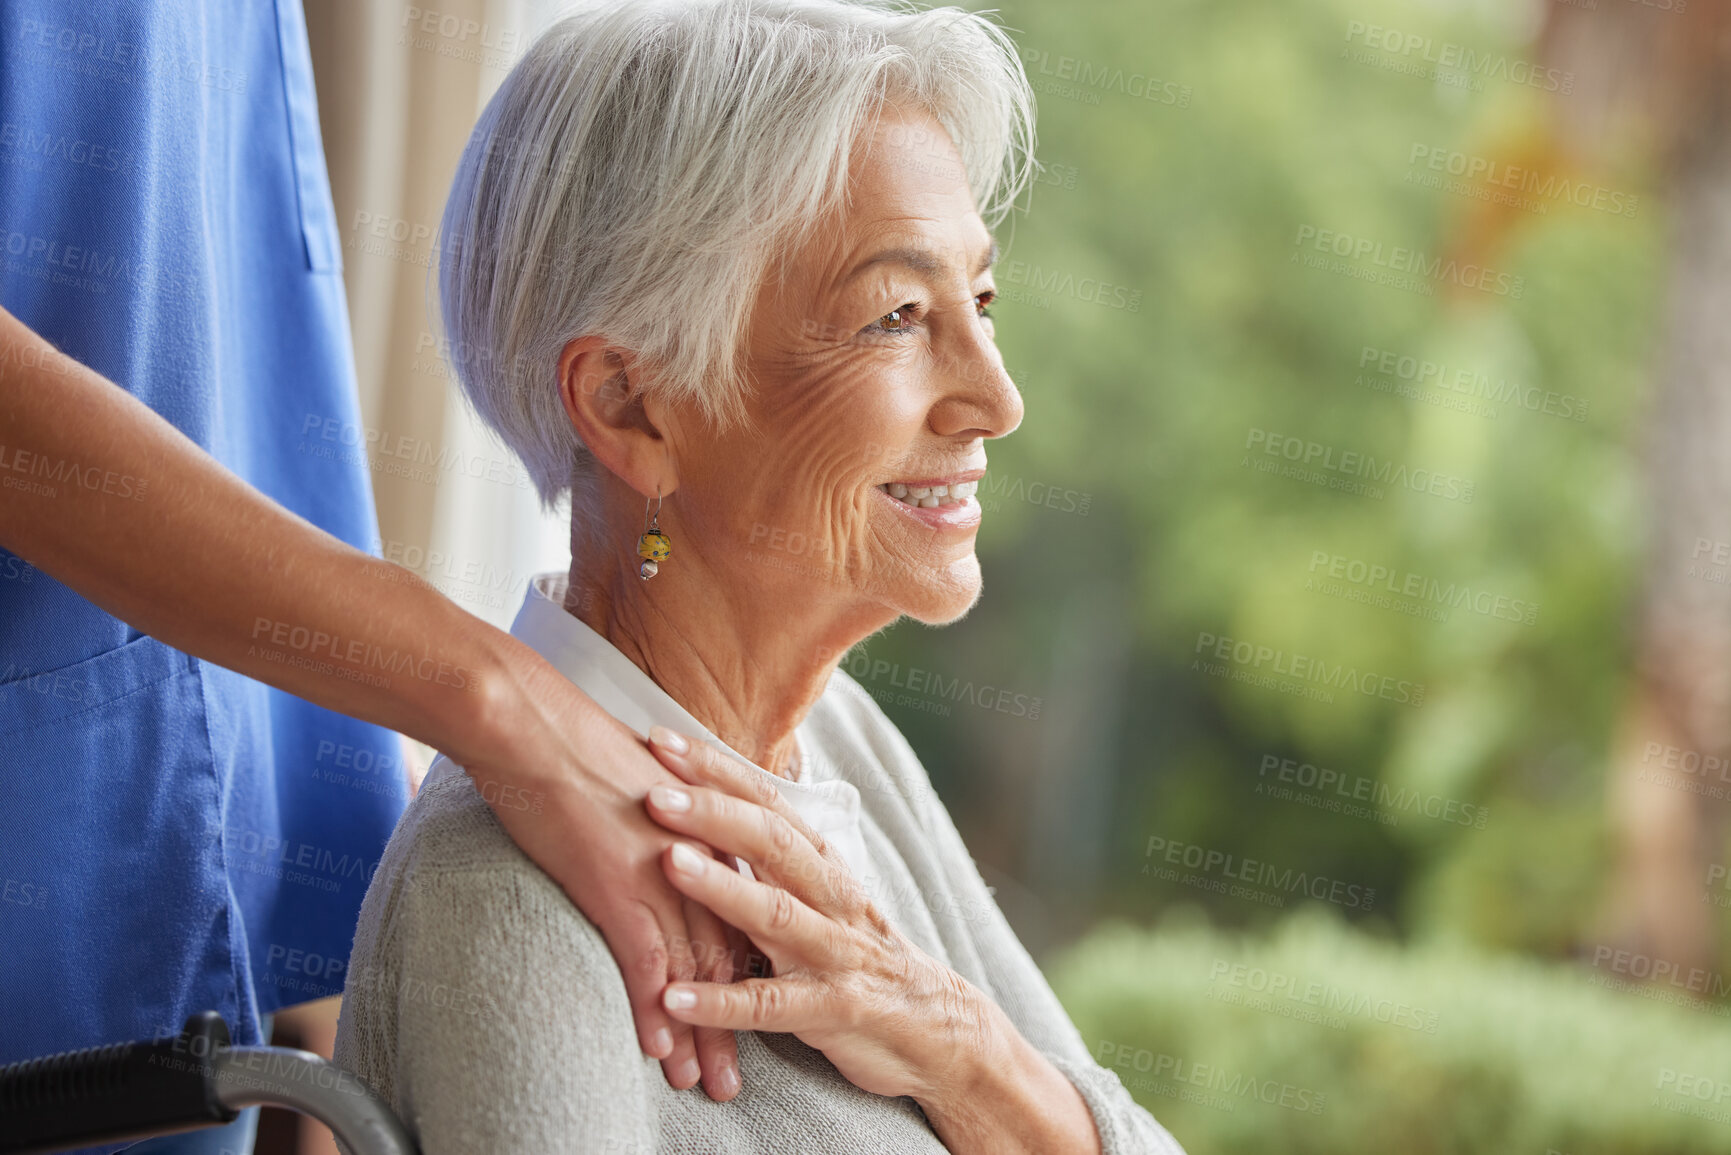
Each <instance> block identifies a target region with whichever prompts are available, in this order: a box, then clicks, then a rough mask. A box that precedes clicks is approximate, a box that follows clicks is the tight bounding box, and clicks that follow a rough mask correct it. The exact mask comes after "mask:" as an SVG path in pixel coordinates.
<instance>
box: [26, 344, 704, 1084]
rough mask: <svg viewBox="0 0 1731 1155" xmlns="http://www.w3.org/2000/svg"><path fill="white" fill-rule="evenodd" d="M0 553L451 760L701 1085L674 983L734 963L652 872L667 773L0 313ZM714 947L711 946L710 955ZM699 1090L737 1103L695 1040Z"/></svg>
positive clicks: (568, 696)
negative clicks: (650, 807) (701, 966)
mask: <svg viewBox="0 0 1731 1155" xmlns="http://www.w3.org/2000/svg"><path fill="white" fill-rule="evenodd" d="M0 546H3V547H4V548H6V549H7V550H10V551H11V552H13V553H15V554H17V555H19V556H21V557H23V558H25V559H26V560H28V561H30V562H31V563H32V564H34V565H35V566H36V567H37V568H39V569H41V570H43V571H45V572H46V573H48V574H50V575H52V576H53V577H54V578H56V579H57V580H59V581H61V582H63V583H64V584H66V585H67V586H69V587H71V588H72V589H74V590H76V591H77V592H78V593H79V594H81V595H83V596H84V597H85V598H87V599H89V600H90V601H91V602H94V603H95V604H96V605H98V606H100V607H102V608H103V609H104V610H106V611H108V612H109V613H111V614H113V615H114V616H115V617H117V618H120V619H121V620H123V621H126V622H129V623H131V624H132V625H133V626H134V627H135V628H136V629H139V630H142V631H143V632H145V633H147V634H150V635H151V636H152V637H155V638H157V639H159V640H161V641H163V642H165V643H167V644H169V645H171V646H174V647H175V648H177V649H180V650H183V651H185V652H187V653H189V654H193V655H195V656H197V657H200V658H203V659H205V660H207V661H211V662H214V663H216V664H218V665H222V666H226V667H228V668H229V669H231V670H237V671H239V672H240V673H242V674H246V675H247V676H249V677H252V678H256V679H258V680H259V681H261V682H266V683H269V684H270V685H272V686H276V687H277V688H279V689H282V690H286V691H288V692H290V693H292V694H296V695H298V696H300V697H302V698H305V699H307V700H308V701H310V702H315V703H317V704H318V705H321V706H325V707H327V708H329V709H332V710H337V711H340V712H342V713H344V714H348V715H351V716H353V717H356V718H360V719H364V720H365V721H368V722H374V723H378V724H379V725H382V726H387V727H389V728H391V729H393V730H397V731H399V732H401V733H404V734H407V735H409V736H410V737H413V738H417V739H419V740H420V741H422V742H425V743H426V744H427V745H429V746H432V747H434V748H435V749H438V750H440V751H442V752H444V753H445V754H447V755H448V756H450V758H451V759H452V760H453V761H455V762H457V763H458V764H459V765H461V766H463V767H464V768H465V769H466V770H467V771H468V773H469V775H470V777H472V778H473V779H474V780H475V782H476V784H477V786H479V787H480V789H481V793H482V796H483V797H484V798H486V799H487V801H488V802H489V803H490V804H491V805H492V807H493V809H494V811H495V813H497V815H498V817H499V820H500V822H502V823H503V824H504V826H505V829H506V830H507V831H508V832H509V833H510V835H511V837H512V838H513V839H514V840H515V841H516V842H517V844H518V845H519V846H520V847H522V849H523V851H524V852H525V853H526V854H528V855H529V857H530V858H532V859H533V860H534V861H535V863H536V864H537V865H538V866H540V867H541V868H542V869H543V870H545V871H546V872H547V873H548V874H549V875H551V876H552V878H553V879H554V880H555V881H557V882H558V883H559V884H560V885H561V886H562V887H563V888H564V890H565V892H566V893H567V894H568V895H570V897H571V899H572V900H573V901H574V902H575V903H576V904H577V905H578V906H579V907H580V908H581V909H582V910H583V912H584V913H585V914H586V915H588V916H589V918H590V920H591V921H593V922H594V923H595V924H596V926H598V927H599V928H600V929H601V931H602V932H603V934H604V935H605V936H606V939H607V942H608V945H609V946H610V947H611V948H612V949H613V951H614V953H615V955H616V957H617V958H618V960H619V964H620V971H621V973H622V974H623V975H624V977H625V983H626V988H627V990H628V991H629V992H630V995H631V1002H632V1007H633V1010H634V1012H635V1016H636V1020H637V1029H638V1035H639V1041H640V1043H641V1045H642V1047H643V1050H644V1051H645V1053H647V1054H651V1055H654V1056H656V1057H657V1058H663V1059H664V1060H665V1061H664V1063H663V1067H664V1069H665V1070H666V1073H667V1077H668V1080H669V1081H670V1082H672V1083H674V1084H675V1085H676V1086H680V1087H684V1086H689V1085H690V1084H691V1083H692V1082H695V1081H696V1079H697V1070H696V1066H697V1064H696V1063H695V1062H694V1060H693V1055H694V1044H693V1039H692V1032H691V1029H690V1028H689V1027H687V1026H686V1025H684V1024H682V1023H679V1022H677V1021H675V1020H673V1019H672V1018H670V1017H669V1016H668V1015H667V1014H666V1013H665V1012H664V1011H663V1010H662V1009H661V1007H660V1005H659V1001H658V1000H659V996H660V992H661V989H662V988H663V986H665V984H666V982H667V980H668V979H669V978H674V977H683V976H686V975H689V974H691V973H692V972H693V970H694V965H693V961H692V957H693V953H694V952H693V949H692V942H693V940H694V939H695V941H696V943H697V945H698V947H699V948H700V949H698V950H697V951H696V952H695V953H696V955H698V956H699V957H700V958H714V957H721V956H725V954H726V950H727V943H726V940H725V938H724V936H723V933H722V930H721V928H720V926H719V924H718V923H716V922H715V921H714V920H713V919H712V918H710V917H709V916H707V914H703V915H700V916H694V918H693V922H692V923H691V925H690V928H689V930H688V927H687V920H686V915H685V905H684V901H683V899H682V898H681V896H680V895H679V894H677V893H676V892H675V891H674V890H673V889H672V888H671V887H669V886H668V884H667V881H666V879H665V878H664V877H663V875H662V872H661V869H660V866H659V864H658V856H659V854H660V852H661V851H662V850H664V849H665V848H666V847H667V846H668V844H669V843H670V842H671V841H672V839H671V836H670V835H669V834H668V833H667V832H666V831H665V830H662V829H660V828H659V827H657V826H656V825H655V824H654V823H652V822H651V821H649V819H648V818H647V817H646V816H645V815H644V813H643V809H642V806H641V799H642V798H643V796H644V793H645V792H646V791H647V790H648V788H649V787H650V786H651V785H652V784H654V783H656V782H658V781H665V782H671V781H674V780H675V779H674V778H673V777H672V776H671V775H670V774H668V773H667V771H666V770H664V769H663V768H662V767H661V766H660V765H659V764H657V762H656V760H655V759H654V758H653V757H652V756H650V754H649V753H648V752H647V751H646V750H645V749H644V748H643V746H642V744H641V743H640V742H639V741H638V740H637V739H636V737H635V736H634V735H633V734H631V733H630V731H628V730H626V729H625V728H624V727H623V726H622V725H620V724H619V723H618V722H616V721H614V720H613V719H612V718H611V717H610V716H608V715H607V714H606V713H604V712H603V711H602V710H601V709H600V708H599V707H598V706H596V705H595V703H594V702H593V701H592V700H591V699H590V698H589V697H588V696H587V695H585V694H584V693H582V691H580V690H578V689H577V688H576V687H575V686H573V685H572V684H571V683H570V682H569V681H568V680H567V679H565V678H564V677H562V676H561V675H560V674H559V673H558V672H557V671H556V670H554V669H553V668H552V667H551V666H549V665H548V664H547V663H546V662H544V661H543V660H542V659H541V658H540V657H539V656H538V655H537V654H536V653H535V652H534V651H533V650H531V649H529V648H528V647H527V646H525V645H523V644H522V643H521V642H519V641H517V640H516V639H514V638H512V637H510V636H509V635H508V634H505V633H503V632H502V631H500V630H497V629H495V628H493V627H492V626H490V625H488V624H486V623H485V622H483V621H481V620H480V619H479V618H476V617H474V616H473V615H471V614H469V613H467V612H466V611H464V610H463V609H462V608H460V607H459V606H457V605H456V604H455V603H453V602H451V601H450V600H449V599H447V598H445V597H444V596H443V595H442V594H440V593H439V592H438V591H437V590H436V589H434V588H433V587H432V586H431V585H429V584H427V583H425V582H419V581H407V582H406V581H404V580H403V578H404V576H405V573H406V571H404V570H403V569H401V568H400V567H398V566H395V565H392V564H390V563H388V562H385V561H381V560H379V559H377V558H373V557H370V556H368V555H367V554H365V553H362V552H361V551H360V550H357V549H354V548H353V547H351V546H349V545H346V544H345V543H343V542H341V541H339V540H337V539H336V538H335V537H332V536H331V535H330V534H328V533H325V532H324V531H323V530H320V529H318V528H317V527H316V526H313V525H311V524H310V523H308V522H306V521H304V520H303V519H301V518H299V517H297V516H295V515H294V514H292V513H290V512H288V511H287V510H285V509H283V508H282V507H281V506H279V505H277V504H276V503H275V502H273V501H271V500H270V499H269V498H267V497H265V496H264V495H263V494H261V493H259V492H258V491H257V490H255V489H253V488H252V487H251V486H249V485H247V484H246V483H245V482H243V481H242V480H240V479H239V478H238V477H236V476H235V475H234V474H232V473H230V472H229V471H228V470H226V469H224V468H223V467H222V466H221V465H219V464H218V463H217V462H216V461H215V460H214V459H212V458H211V457H210V456H209V455H208V454H206V453H205V452H204V451H203V450H201V449H200V448H199V447H198V446H197V445H195V444H193V442H191V441H190V440H188V439H187V438H186V437H185V436H183V435H182V434H181V433H180V432H179V431H178V430H177V429H175V428H174V427H173V426H172V425H170V424H169V423H168V422H166V421H164V420H163V419H162V418H161V417H159V416H158V415H157V414H156V413H154V412H153V411H151V410H150V409H149V408H148V407H147V406H145V405H144V404H143V403H142V402H140V401H139V400H138V399H137V398H135V397H133V396H132V395H130V394H129V393H127V392H126V391H125V390H123V389H121V388H119V387H118V386H116V385H114V384H113V383H111V382H109V381H108V380H106V379H105V378H103V377H102V376H101V375H100V374H98V373H96V372H94V371H92V370H90V369H88V368H86V367H85V366H83V365H81V364H79V363H78V362H77V361H74V360H73V359H71V358H70V357H66V356H64V355H62V354H61V353H60V352H59V351H58V350H56V349H55V348H54V347H53V346H52V345H50V344H49V343H48V342H46V341H44V340H43V339H42V338H41V337H39V336H38V335H37V334H36V333H34V332H32V331H31V330H30V329H29V328H27V327H26V326H25V325H23V324H22V323H21V322H19V321H18V320H17V319H16V318H15V317H13V316H12V315H11V314H10V313H7V312H6V311H4V310H0ZM705 946H711V947H713V949H702V948H703V947H705ZM700 1041H701V1042H702V1050H703V1052H704V1053H703V1055H702V1067H703V1076H704V1084H705V1088H706V1089H707V1090H708V1091H709V1092H710V1093H711V1094H712V1095H715V1096H716V1097H718V1098H731V1097H732V1094H733V1093H734V1091H736V1090H737V1088H738V1076H737V1071H738V1064H737V1061H736V1059H735V1058H734V1053H733V1036H732V1035H731V1034H730V1033H726V1032H706V1033H704V1034H703V1035H702V1036H701V1039H700Z"/></svg>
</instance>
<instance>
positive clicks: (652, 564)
mask: <svg viewBox="0 0 1731 1155" xmlns="http://www.w3.org/2000/svg"><path fill="white" fill-rule="evenodd" d="M660 523H661V487H660V486H659V485H658V486H656V487H655V512H654V513H653V514H652V513H650V512H649V503H648V502H647V501H645V502H644V503H643V536H642V537H640V538H638V539H637V556H638V557H640V558H642V559H643V564H642V565H640V566H638V567H637V576H638V577H640V578H642V579H643V580H644V581H648V580H649V579H650V578H652V577H654V576H655V575H656V574H657V573H660V572H661V563H662V562H664V561H666V560H667V559H668V558H669V557H671V556H672V555H673V543H672V542H670V541H668V540H667V535H666V534H664V533H662V532H661V524H660Z"/></svg>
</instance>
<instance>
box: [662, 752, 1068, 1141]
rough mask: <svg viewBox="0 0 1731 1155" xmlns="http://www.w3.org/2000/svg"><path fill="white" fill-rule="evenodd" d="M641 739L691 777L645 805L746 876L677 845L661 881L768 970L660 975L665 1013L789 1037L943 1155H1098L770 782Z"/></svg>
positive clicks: (981, 996) (979, 1010)
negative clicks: (730, 976) (769, 974)
mask: <svg viewBox="0 0 1731 1155" xmlns="http://www.w3.org/2000/svg"><path fill="white" fill-rule="evenodd" d="M649 738H650V748H651V749H652V750H654V751H655V753H656V755H657V756H658V757H660V758H661V760H662V763H663V764H664V765H666V766H668V767H669V768H670V769H672V770H674V771H675V772H676V773H678V774H679V775H680V776H681V777H682V778H684V779H685V780H686V781H687V782H688V783H690V786H689V787H683V788H682V787H668V786H656V787H654V788H652V789H651V790H650V791H649V799H648V806H649V813H650V814H651V815H652V816H653V817H654V818H655V820H656V821H657V822H659V823H661V824H662V825H664V826H666V827H667V828H668V829H670V830H675V831H678V832H679V833H681V834H684V835H687V836H689V837H691V838H693V839H697V840H701V842H703V843H707V844H708V845H709V846H713V847H715V848H716V849H718V850H721V851H724V852H726V853H730V854H733V855H735V856H737V857H738V858H740V859H742V860H744V861H745V862H746V863H748V864H749V865H750V866H751V868H752V873H753V874H754V875H756V878H755V879H747V878H746V877H745V876H744V875H743V874H740V873H738V872H736V871H734V870H732V869H729V868H728V867H727V866H726V865H724V864H723V863H720V862H718V861H716V860H715V859H714V858H713V857H711V856H710V855H708V854H706V853H702V852H700V851H698V850H694V849H693V848H692V847H691V846H690V845H688V844H686V843H684V842H678V843H675V844H674V845H673V846H672V847H671V848H670V849H669V850H668V852H667V854H666V856H665V857H664V859H663V865H664V867H665V869H666V871H667V876H668V878H669V879H670V880H671V881H672V882H673V885H674V886H676V887H677V888H678V889H679V890H680V891H682V892H683V893H684V894H686V895H687V896H689V897H690V898H692V899H694V900H695V901H697V902H700V903H702V904H703V905H704V906H707V907H708V908H709V909H711V910H713V911H714V912H715V913H716V914H717V915H718V916H720V917H721V918H722V919H723V920H724V921H726V922H728V923H730V924H731V925H733V926H735V927H738V928H739V930H741V931H742V932H744V933H745V934H746V935H748V936H750V938H751V940H752V942H753V943H754V944H755V945H756V946H757V948H758V949H760V950H761V951H762V952H763V953H764V955H766V956H767V957H768V959H769V962H770V965H771V966H772V967H773V970H774V976H775V977H773V978H752V979H746V980H744V981H742V982H738V983H734V984H731V985H724V984H716V983H674V984H670V985H669V986H668V987H667V989H666V991H665V992H664V994H663V996H662V999H663V1003H664V1005H665V1006H666V1007H667V1009H668V1010H669V1011H670V1012H671V1013H672V1014H674V1015H675V1016H676V1017H678V1018H681V1019H684V1020H685V1021H686V1022H689V1023H694V1024H698V1025H701V1026H706V1027H724V1028H727V1029H730V1030H736V1031H737V1030H761V1031H785V1032H789V1033H792V1034H793V1035H795V1036H796V1037H798V1038H799V1039H800V1040H801V1041H802V1042H804V1043H806V1044H807V1045H808V1046H811V1047H814V1048H816V1049H817V1050H819V1051H822V1052H823V1053H824V1055H825V1056H826V1057H827V1058H828V1059H829V1060H830V1062H832V1063H834V1064H835V1067H836V1069H837V1070H838V1071H840V1072H841V1073H842V1074H843V1075H844V1076H845V1077H846V1078H847V1079H848V1081H850V1082H852V1083H853V1084H854V1085H856V1086H858V1087H861V1088H863V1089H864V1090H867V1091H871V1092H873V1093H875V1094H879V1095H891V1096H893V1095H908V1096H911V1097H912V1098H913V1099H914V1100H915V1101H917V1102H918V1103H919V1104H920V1107H921V1108H922V1109H923V1110H924V1111H925V1113H926V1117H927V1118H928V1120H930V1122H931V1124H932V1128H933V1130H935V1131H936V1132H937V1134H938V1137H939V1138H940V1139H942V1140H943V1142H944V1145H945V1146H946V1147H947V1148H948V1149H949V1150H951V1151H955V1152H971V1151H981V1152H985V1151H990V1152H1008V1151H1030V1152H1033V1151H1040V1152H1072V1151H1073V1152H1091V1153H1097V1152H1099V1151H1100V1139H1099V1135H1098V1132H1097V1131H1096V1129H1095V1127H1094V1122H1093V1116H1092V1114H1091V1113H1090V1112H1089V1111H1088V1108H1087V1105H1086V1103H1085V1102H1084V1101H1083V1099H1082V1097H1081V1095H1080V1093H1079V1092H1077V1091H1076V1089H1075V1087H1074V1086H1073V1085H1072V1084H1071V1083H1070V1082H1069V1080H1068V1079H1066V1078H1065V1077H1064V1076H1063V1075H1062V1074H1061V1073H1060V1072H1059V1071H1058V1070H1057V1069H1056V1068H1055V1067H1053V1066H1052V1065H1051V1063H1050V1062H1048V1061H1047V1060H1046V1058H1045V1057H1044V1056H1043V1055H1041V1054H1040V1053H1039V1052H1038V1051H1036V1050H1035V1049H1034V1048H1033V1047H1032V1046H1030V1045H1029V1044H1028V1042H1027V1041H1026V1040H1025V1039H1023V1038H1022V1037H1021V1034H1020V1033H1019V1032H1018V1031H1017V1030H1016V1028H1015V1025H1014V1024H1013V1023H1011V1022H1010V1019H1009V1017H1008V1016H1007V1015H1005V1014H1004V1013H1003V1011H1002V1010H1000V1009H999V1007H998V1006H997V1004H996V1003H994V1002H993V1001H992V1000H991V998H990V997H988V996H987V995H986V994H985V993H984V992H982V991H980V990H979V989H978V988H976V987H974V986H973V985H972V984H970V983H969V982H968V981H967V980H966V979H964V978H962V977H961V976H960V975H958V974H957V973H956V972H955V971H953V970H951V969H950V968H949V967H947V966H945V965H944V964H942V963H940V962H939V961H937V960H936V959H934V958H932V957H931V956H930V955H928V954H926V953H925V952H924V951H922V950H921V949H920V948H919V947H917V946H916V945H914V944H913V943H912V942H910V941H909V940H908V939H906V938H905V937H903V936H902V934H901V933H900V932H899V931H897V930H896V928H895V927H893V926H892V925H890V923H889V921H888V920H887V919H886V918H884V916H883V915H882V914H881V913H880V912H879V911H878V910H877V908H876V907H875V906H873V904H872V903H871V901H870V899H869V898H868V897H867V896H866V893H865V890H864V888H863V887H862V886H861V885H860V883H859V881H858V880H857V879H856V878H854V876H853V875H852V873H851V872H850V871H849V870H848V868H847V865H846V864H845V863H844V862H843V861H842V859H841V858H840V856H839V855H838V854H837V853H836V851H835V850H834V848H833V847H829V846H827V845H825V842H824V839H823V838H822V836H821V835H818V834H816V833H815V832H813V831H812V830H811V829H810V827H808V826H807V825H806V824H805V823H804V822H803V821H802V820H801V819H800V817H799V815H798V814H797V813H796V812H795V811H794V810H793V809H792V807H791V806H789V805H788V804H787V802H786V801H785V800H784V799H783V798H782V797H781V795H780V793H779V792H778V791H777V790H776V788H775V786H774V784H773V783H772V782H770V781H769V780H768V779H767V778H766V777H765V776H764V775H763V774H762V773H761V772H758V771H754V770H752V769H751V768H750V767H747V766H743V765H741V764H739V763H738V762H736V761H735V760H733V759H731V758H728V757H726V756H725V755H722V754H720V753H718V752H717V751H715V750H714V749H713V748H711V747H708V746H703V745H699V746H697V747H696V748H693V747H692V745H691V743H689V742H688V741H687V740H686V739H685V738H684V737H683V736H681V735H677V734H674V733H672V732H671V731H669V730H666V729H665V728H663V727H659V726H658V727H656V728H655V729H653V730H651V731H650V735H649Z"/></svg>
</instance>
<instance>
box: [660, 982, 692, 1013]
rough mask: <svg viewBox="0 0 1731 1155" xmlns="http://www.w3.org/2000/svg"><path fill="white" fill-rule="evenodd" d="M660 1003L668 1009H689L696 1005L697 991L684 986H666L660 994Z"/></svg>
mask: <svg viewBox="0 0 1731 1155" xmlns="http://www.w3.org/2000/svg"><path fill="white" fill-rule="evenodd" d="M661 1005H662V1006H664V1007H666V1008H667V1009H668V1010H670V1011H689V1010H690V1009H691V1008H692V1007H695V1006H696V1005H697V992H696V991H693V990H687V989H686V988H685V987H668V988H667V993H666V994H664V995H662V996H661Z"/></svg>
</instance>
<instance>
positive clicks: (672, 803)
mask: <svg viewBox="0 0 1731 1155" xmlns="http://www.w3.org/2000/svg"><path fill="white" fill-rule="evenodd" d="M649 800H650V801H651V802H653V803H655V805H657V806H659V807H661V809H663V810H690V809H691V795H689V794H687V793H686V792H685V791H683V790H681V789H680V788H679V787H677V786H651V787H650V788H649Z"/></svg>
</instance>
